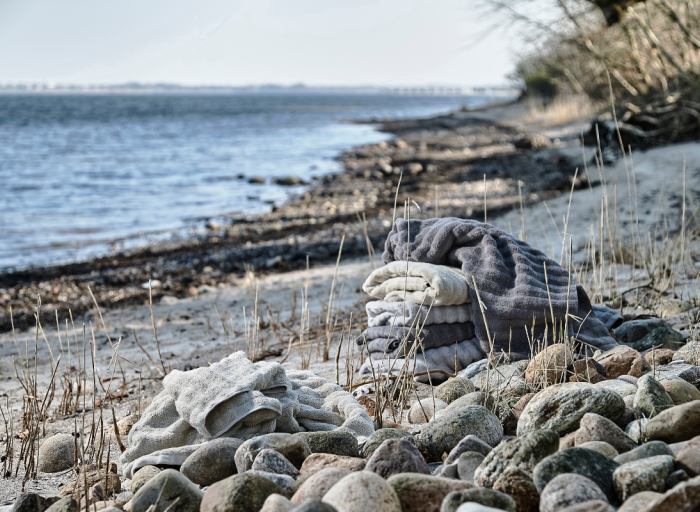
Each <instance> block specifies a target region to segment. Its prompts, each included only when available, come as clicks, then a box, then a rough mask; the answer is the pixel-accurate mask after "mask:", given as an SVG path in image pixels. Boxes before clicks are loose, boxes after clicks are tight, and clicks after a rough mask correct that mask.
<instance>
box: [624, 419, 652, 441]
mask: <svg viewBox="0 0 700 512" xmlns="http://www.w3.org/2000/svg"><path fill="white" fill-rule="evenodd" d="M647 423H649V420H648V419H647V418H639V419H635V420H633V421H631V422H630V423H629V424H628V425H627V426H626V427H625V434H627V435H628V436H629V438H630V439H631V440H632V441H634V442H635V443H638V444H641V443H643V442H645V441H646V439H647Z"/></svg>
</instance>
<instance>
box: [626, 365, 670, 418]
mask: <svg viewBox="0 0 700 512" xmlns="http://www.w3.org/2000/svg"><path fill="white" fill-rule="evenodd" d="M671 407H673V400H671V397H670V396H668V393H666V390H665V389H664V387H663V386H662V385H661V383H660V382H659V381H658V380H656V379H655V378H654V377H652V376H651V375H644V376H643V377H642V378H641V379H639V381H638V382H637V394H636V395H634V408H635V409H636V410H638V411H639V413H640V414H642V415H643V416H644V417H645V418H653V417H654V416H656V415H657V414H659V413H660V412H661V411H665V410H666V409H670V408H671Z"/></svg>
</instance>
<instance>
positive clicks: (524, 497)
mask: <svg viewBox="0 0 700 512" xmlns="http://www.w3.org/2000/svg"><path fill="white" fill-rule="evenodd" d="M493 489H494V490H495V491H500V492H502V493H505V494H507V495H508V496H510V497H511V498H513V499H514V500H515V503H516V504H517V506H518V511H519V512H538V510H539V509H540V493H539V491H538V490H537V487H535V483H534V482H533V481H532V475H531V473H528V472H525V471H523V470H522V469H518V468H507V469H506V470H505V471H503V473H502V474H501V476H500V477H499V478H498V480H496V483H495V484H493Z"/></svg>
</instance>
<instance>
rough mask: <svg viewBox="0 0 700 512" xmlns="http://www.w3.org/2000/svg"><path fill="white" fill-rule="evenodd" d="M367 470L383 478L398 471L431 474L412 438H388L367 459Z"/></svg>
mask: <svg viewBox="0 0 700 512" xmlns="http://www.w3.org/2000/svg"><path fill="white" fill-rule="evenodd" d="M365 471H372V472H373V473H376V474H378V475H379V476H381V477H382V478H385V479H386V478H389V477H390V476H391V475H396V474H398V473H422V474H424V475H429V474H430V468H429V467H428V463H427V462H426V461H425V459H424V458H423V455H421V452H420V451H418V448H416V445H415V444H414V443H413V441H412V440H409V439H406V438H403V439H387V440H386V441H384V442H383V443H382V444H381V445H380V446H379V448H377V449H376V450H375V451H374V453H373V454H372V456H371V457H370V458H369V459H368V460H367V465H366V466H365Z"/></svg>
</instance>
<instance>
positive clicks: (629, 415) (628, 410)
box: [615, 395, 637, 429]
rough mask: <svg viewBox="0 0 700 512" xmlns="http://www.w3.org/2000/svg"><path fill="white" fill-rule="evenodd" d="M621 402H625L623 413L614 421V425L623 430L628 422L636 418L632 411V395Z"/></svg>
mask: <svg viewBox="0 0 700 512" xmlns="http://www.w3.org/2000/svg"><path fill="white" fill-rule="evenodd" d="M623 400H624V401H625V412H624V413H623V414H622V416H620V417H619V418H618V419H617V421H615V424H616V425H617V426H618V427H620V428H623V429H624V428H625V427H626V426H627V425H629V423H630V421H632V420H634V419H635V418H636V417H637V414H636V413H635V411H634V395H628V396H626V397H624V398H623Z"/></svg>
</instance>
